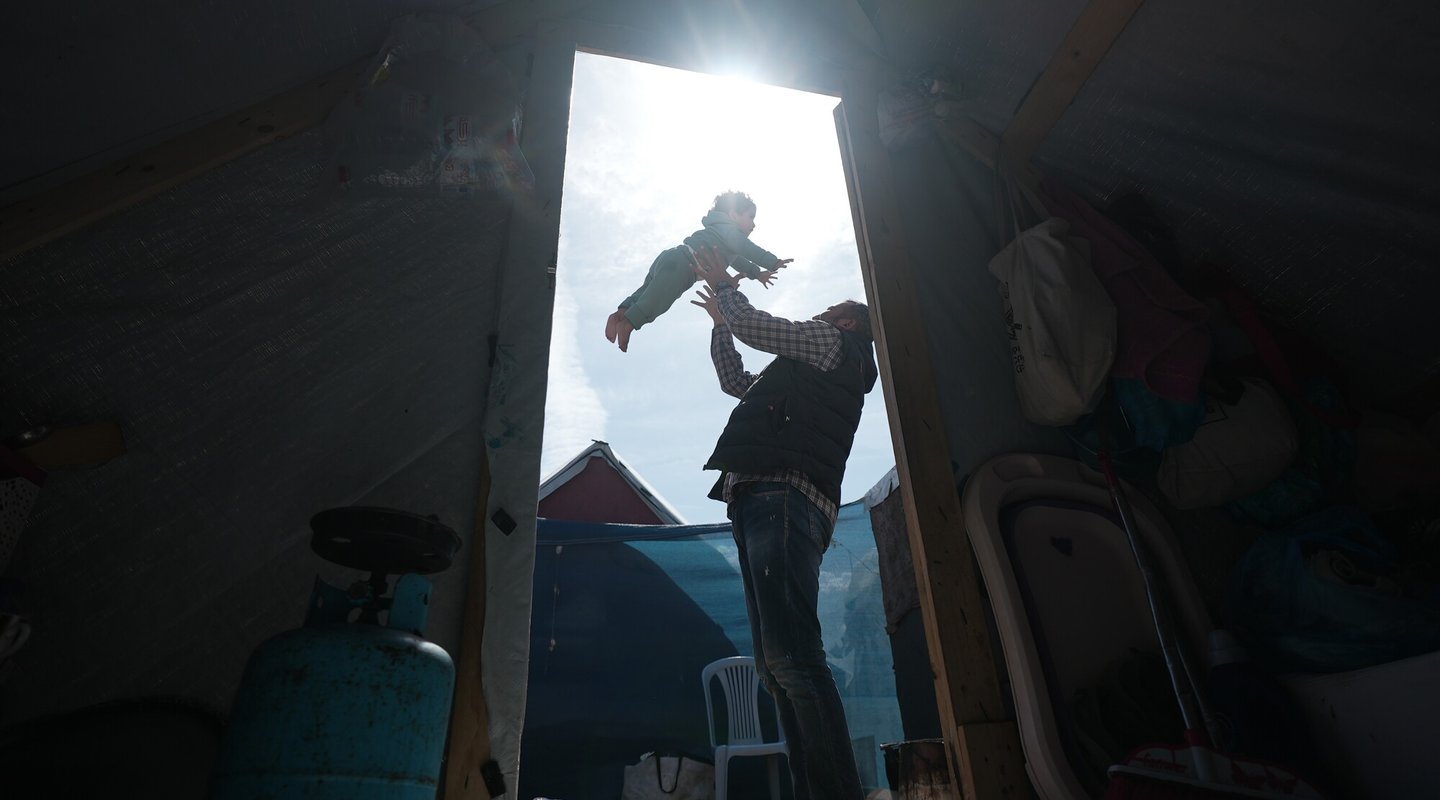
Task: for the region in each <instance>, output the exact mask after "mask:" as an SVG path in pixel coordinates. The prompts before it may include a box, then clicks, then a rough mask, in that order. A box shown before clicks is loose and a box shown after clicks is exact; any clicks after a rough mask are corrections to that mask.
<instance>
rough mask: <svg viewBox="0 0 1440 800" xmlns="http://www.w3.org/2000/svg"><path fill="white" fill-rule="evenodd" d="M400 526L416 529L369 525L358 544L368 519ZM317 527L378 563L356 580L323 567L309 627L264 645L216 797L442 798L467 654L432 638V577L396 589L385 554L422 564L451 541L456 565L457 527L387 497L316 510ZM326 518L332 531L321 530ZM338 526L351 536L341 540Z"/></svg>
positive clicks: (248, 676) (405, 579)
mask: <svg viewBox="0 0 1440 800" xmlns="http://www.w3.org/2000/svg"><path fill="white" fill-rule="evenodd" d="M337 512H341V513H339V514H338V515H337ZM327 514H329V515H332V516H330V517H328V518H325V515H327ZM397 515H398V516H397ZM322 518H323V519H322ZM397 525H398V526H400V527H402V528H406V529H407V530H406V532H405V533H403V534H401V537H400V538H396V537H394V536H391V535H389V534H387V536H386V537H381V540H379V543H378V544H377V543H376V540H375V538H374V537H373V535H371V536H369V544H368V545H364V544H362V545H361V547H362V548H369V549H368V550H367V551H366V552H358V551H357V546H356V545H355V542H356V541H361V542H364V541H366V540H367V535H368V534H367V533H366V532H365V528H366V527H368V528H369V529H371V530H370V534H373V533H374V529H376V528H377V527H378V528H383V529H385V530H386V531H393V529H394V528H395V527H396V526H397ZM312 527H314V528H315V530H316V534H317V538H316V539H315V540H313V541H312V544H313V545H314V547H315V549H316V551H317V552H320V553H321V554H322V555H324V556H325V557H326V558H328V559H330V560H332V561H337V562H339V563H344V564H347V565H349V566H362V565H363V566H366V567H370V568H372V569H376V570H377V571H376V572H375V574H372V576H371V578H370V580H369V582H368V583H365V582H361V583H357V584H355V585H354V586H351V587H350V588H349V589H348V590H342V589H339V588H337V587H334V586H330V585H329V584H326V583H325V582H323V581H321V580H319V579H317V580H316V581H315V588H314V591H313V592H312V594H311V600H310V609H309V613H308V614H307V615H306V620H305V625H304V627H302V628H299V629H296V630H292V631H287V632H285V633H282V634H279V635H278V636H275V637H273V638H271V639H269V640H268V641H266V642H265V643H263V644H262V645H260V647H259V648H257V649H256V650H255V652H254V654H252V656H251V658H250V661H249V663H248V664H247V665H246V667H245V674H244V677H243V678H242V679H241V682H240V688H239V690H238V691H237V692H236V695H235V702H234V706H233V710H232V711H231V716H230V719H229V722H228V723H227V725H226V729H225V735H224V740H223V742H222V745H221V752H220V756H219V758H218V760H217V762H216V767H215V772H214V777H213V780H212V792H211V796H212V798H214V799H215V800H262V799H264V800H290V799H291V798H295V799H296V800H299V798H304V799H305V800H332V799H333V800H340V799H341V798H344V799H345V800H370V799H371V798H374V799H375V800H380V799H381V798H384V799H385V800H410V799H411V798H414V799H415V800H419V798H426V800H430V799H431V798H434V797H435V795H436V792H437V790H438V788H439V782H440V767H441V762H442V759H443V757H444V748H445V735H446V730H447V729H448V726H449V722H450V700H451V696H452V692H453V689H454V684H455V667H454V664H453V663H452V662H451V660H450V656H449V655H448V654H446V652H445V651H444V649H442V648H441V647H439V646H438V645H436V644H434V643H432V642H429V641H426V640H425V638H424V637H423V633H424V628H425V617H426V612H427V611H428V609H429V604H430V592H431V585H430V582H429V581H428V580H426V579H425V578H423V577H421V576H420V575H419V574H413V573H412V574H405V575H402V576H401V577H400V578H399V579H398V580H397V581H396V582H395V587H394V592H393V594H391V595H390V596H385V592H386V591H388V578H386V577H385V575H384V574H383V572H380V571H379V569H378V568H377V567H378V565H380V563H381V562H388V563H386V564H385V565H384V568H386V569H391V568H398V569H408V570H416V571H420V570H424V569H426V568H428V567H434V566H435V564H436V561H435V557H436V555H437V553H440V552H441V551H444V550H446V549H448V552H445V553H443V558H442V559H441V560H443V561H444V562H445V563H446V564H448V561H449V555H450V554H452V553H453V551H454V549H455V548H457V547H458V545H459V537H458V536H455V534H454V532H453V531H450V530H449V529H448V528H444V526H440V525H439V524H438V523H437V522H435V521H434V520H433V519H430V518H425V517H417V516H415V515H411V514H406V513H405V512H396V511H391V510H388V509H365V508H357V509H332V510H331V511H327V512H322V513H321V514H319V515H316V518H315V519H313V520H312ZM409 528H414V529H415V530H418V531H422V532H423V534H424V535H423V536H421V537H419V538H420V540H421V541H422V542H423V543H424V544H425V545H426V546H424V547H421V548H419V550H424V551H425V552H424V553H423V556H424V559H418V560H417V557H418V556H419V555H422V554H420V553H418V552H416V553H409V552H406V551H407V548H410V547H411V545H410V544H408V543H406V542H405V541H404V537H406V536H410V535H411V534H412V533H413V532H414V531H410V530H408V529H409ZM437 528H438V529H439V530H437ZM336 529H343V533H342V534H336V533H334V531H335V530H336ZM322 531H329V532H330V534H331V535H329V536H328V538H327V539H326V540H325V541H323V542H322V541H320V538H321V535H322ZM446 534H448V536H447V535H446ZM336 539H343V540H345V541H343V542H340V543H339V545H338V546H337V544H336V541H335V540H336ZM437 542H438V543H439V546H438V547H437V546H434V545H436V544H437ZM377 548H378V549H377ZM440 568H443V566H442V567H440ZM432 571H433V570H432ZM382 617H383V619H382Z"/></svg>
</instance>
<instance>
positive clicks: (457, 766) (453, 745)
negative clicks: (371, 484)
mask: <svg viewBox="0 0 1440 800" xmlns="http://www.w3.org/2000/svg"><path fill="white" fill-rule="evenodd" d="M489 503H490V460H489V458H487V457H484V456H482V457H481V459H480V487H479V492H478V497H477V499H476V501H475V534H474V538H473V539H472V540H471V541H472V544H471V545H470V561H469V564H468V565H467V568H466V571H465V606H464V610H463V611H462V612H461V616H460V653H459V658H458V659H457V660H456V662H455V703H454V705H453V706H451V708H450V741H449V744H448V745H447V749H446V752H445V787H444V792H443V794H442V795H441V796H442V797H444V798H447V800H461V798H485V797H489V794H488V793H486V792H485V788H484V787H485V782H484V780H483V779H482V778H481V776H480V766H481V765H482V764H484V763H485V762H486V761H488V760H490V714H489V711H488V710H487V709H486V707H485V692H484V687H483V684H482V683H481V680H480V677H481V676H480V645H481V643H482V642H483V641H484V639H485V585H486V584H485V526H486V524H487V522H486V509H487V507H488V505H489Z"/></svg>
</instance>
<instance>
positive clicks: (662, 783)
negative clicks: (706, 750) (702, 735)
mask: <svg viewBox="0 0 1440 800" xmlns="http://www.w3.org/2000/svg"><path fill="white" fill-rule="evenodd" d="M620 800H715V765H713V764H710V763H709V762H706V761H701V760H700V759H697V758H695V757H694V756H687V755H685V754H683V753H646V754H645V755H643V756H641V757H640V763H638V764H631V765H630V766H627V767H626V768H625V786H624V788H623V789H622V790H621V792H620Z"/></svg>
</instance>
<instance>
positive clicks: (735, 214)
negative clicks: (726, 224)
mask: <svg viewBox="0 0 1440 800" xmlns="http://www.w3.org/2000/svg"><path fill="white" fill-rule="evenodd" d="M729 213H730V219H732V220H734V222H735V224H736V225H737V226H739V227H740V230H742V231H744V232H745V235H746V236H749V235H750V232H751V231H753V230H755V209H753V208H751V209H746V210H745V211H731V212H729Z"/></svg>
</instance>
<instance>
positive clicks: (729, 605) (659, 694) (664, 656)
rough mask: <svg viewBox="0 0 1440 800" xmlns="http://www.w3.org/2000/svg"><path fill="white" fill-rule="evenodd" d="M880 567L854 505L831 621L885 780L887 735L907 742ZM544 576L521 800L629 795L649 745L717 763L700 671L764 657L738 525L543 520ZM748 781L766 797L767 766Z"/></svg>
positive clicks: (826, 572) (857, 731) (869, 752)
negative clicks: (627, 775) (632, 773)
mask: <svg viewBox="0 0 1440 800" xmlns="http://www.w3.org/2000/svg"><path fill="white" fill-rule="evenodd" d="M877 563H878V558H877V555H876V550H875V539H874V535H873V534H872V533H871V529H870V518H869V514H868V512H867V511H866V509H865V504H864V503H861V502H856V503H850V504H849V505H845V506H842V507H841V509H840V519H839V521H838V523H837V524H836V529H835V536H834V539H833V541H832V543H831V546H830V550H829V551H828V552H827V553H826V554H825V560H824V564H823V566H822V568H821V575H820V603H819V606H820V621H821V626H822V629H823V632H824V638H825V650H826V652H827V654H828V655H829V657H830V667H831V670H832V672H833V673H834V675H835V682H836V685H837V686H838V687H839V689H840V693H841V697H842V699H843V700H844V702H845V711H846V716H847V718H848V720H849V723H850V735H851V738H852V739H853V740H854V741H855V745H856V749H857V753H858V754H859V758H858V759H857V760H858V761H859V766H860V772H861V777H862V781H863V782H864V783H865V784H866V785H867V786H871V787H874V786H884V785H885V778H884V772H883V767H882V765H881V762H880V749H879V746H880V744H882V743H885V742H894V741H900V740H901V739H903V738H904V737H903V735H902V732H901V727H900V712H899V708H898V706H897V705H896V701H895V678H894V670H893V667H892V665H891V658H890V645H889V642H888V639H887V638H886V634H885V611H884V607H883V605H882V604H881V599H880V574H879V570H878V567H877ZM534 585H535V594H534V610H533V614H532V616H531V623H530V689H529V696H528V698H527V701H526V713H525V730H524V736H523V739H522V744H521V767H520V776H521V785H520V792H519V794H518V796H519V797H521V798H526V800H529V798H532V797H537V796H543V797H551V798H560V799H561V800H590V799H592V798H593V799H594V800H602V799H603V800H614V799H615V798H618V797H619V796H620V789H621V783H622V774H623V770H624V767H625V765H626V764H633V763H635V762H636V761H638V760H639V758H640V756H641V754H643V753H646V752H649V751H657V752H664V751H671V752H677V751H678V752H685V753H691V754H694V755H696V756H700V757H702V758H707V759H708V758H709V756H710V743H709V736H708V735H707V733H706V730H705V726H706V716H705V704H704V693H703V690H702V688H701V686H700V670H701V669H702V668H704V666H705V665H706V664H708V663H710V662H711V661H714V660H715V659H717V658H723V657H725V656H732V655H737V654H739V655H752V647H751V641H750V629H749V624H748V622H747V621H746V617H745V598H744V594H743V589H742V586H741V581H740V573H739V569H738V560H737V556H736V549H735V543H734V540H733V538H732V537H731V533H730V526H729V525H728V524H718V525H656V526H651V525H610V524H596V523H581V522H564V521H559V520H544V519H542V520H541V521H540V524H539V529H538V540H537V544H536V553H535V584H534ZM750 760H751V759H742V760H741V761H742V762H745V761H750ZM754 761H756V762H758V761H760V760H759V759H754ZM732 776H733V777H732V787H733V789H732V792H733V793H736V794H735V796H750V794H749V793H747V792H746V791H745V783H746V782H747V781H754V783H755V786H754V789H753V791H754V792H755V794H756V795H757V796H758V795H759V794H761V793H763V792H764V789H763V786H764V771H763V769H762V768H761V767H760V764H758V763H757V764H753V765H751V764H743V763H741V764H737V766H736V767H735V768H734V771H733V772H732ZM736 781H739V782H740V785H738V786H737V785H736Z"/></svg>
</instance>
